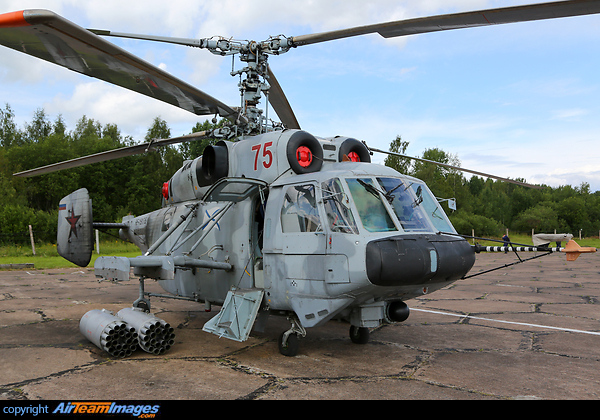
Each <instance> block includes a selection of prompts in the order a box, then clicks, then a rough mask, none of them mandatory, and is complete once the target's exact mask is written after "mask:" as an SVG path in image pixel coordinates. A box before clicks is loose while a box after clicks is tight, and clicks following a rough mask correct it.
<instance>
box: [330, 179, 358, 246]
mask: <svg viewBox="0 0 600 420" xmlns="http://www.w3.org/2000/svg"><path fill="white" fill-rule="evenodd" d="M321 187H322V194H323V205H324V207H325V212H326V214H327V224H328V226H329V229H330V230H331V231H332V232H340V233H354V234H358V228H357V227H356V222H355V221H354V216H353V215H352V211H351V210H350V207H349V204H350V200H349V199H348V195H347V194H346V193H345V192H344V189H343V188H342V183H341V182H340V180H339V179H338V178H332V179H328V180H327V181H325V182H323V183H322V184H321Z"/></svg>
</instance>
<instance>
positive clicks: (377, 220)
mask: <svg viewBox="0 0 600 420" xmlns="http://www.w3.org/2000/svg"><path fill="white" fill-rule="evenodd" d="M346 182H347V183H348V186H349V187H350V193H351V194H352V198H354V204H355V205H356V209H357V210H358V215H359V217H360V220H361V221H362V224H363V226H364V227H365V229H366V230H367V231H369V232H390V231H395V230H397V229H396V226H395V225H394V222H393V221H392V218H391V217H390V215H389V213H388V212H387V210H386V208H385V205H384V203H383V201H382V200H381V196H380V189H379V187H377V186H375V184H374V183H373V180H372V179H371V178H348V179H346Z"/></svg>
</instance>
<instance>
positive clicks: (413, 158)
mask: <svg viewBox="0 0 600 420" xmlns="http://www.w3.org/2000/svg"><path fill="white" fill-rule="evenodd" d="M367 147H368V149H369V150H371V151H372V152H379V153H385V154H388V155H393V156H399V157H403V158H407V159H412V160H418V161H419V162H426V163H432V164H434V165H438V166H443V167H444V168H449V169H456V170H457V171H461V172H468V173H470V174H474V175H479V176H483V177H486V178H492V179H497V180H499V181H504V182H510V183H511V184H516V185H521V186H523V187H527V188H535V189H537V190H541V189H542V188H544V187H542V186H540V185H533V184H528V183H526V182H521V181H515V180H514V179H510V178H502V177H499V176H496V175H490V174H486V173H484V172H478V171H473V170H471V169H465V168H461V167H460V166H453V165H448V164H447V163H441V162H436V161H434V160H428V159H423V158H417V157H412V156H406V155H403V154H400V153H396V152H389V151H386V150H380V149H376V148H374V147H369V146H367Z"/></svg>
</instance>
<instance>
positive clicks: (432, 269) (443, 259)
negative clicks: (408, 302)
mask: <svg viewBox="0 0 600 420" xmlns="http://www.w3.org/2000/svg"><path fill="white" fill-rule="evenodd" d="M366 257H367V260H366V262H367V276H368V278H369V281H370V282H371V283H373V284H375V285H377V286H408V285H413V284H414V285H419V284H424V283H429V282H432V283H439V282H445V281H452V280H458V279H460V278H462V277H463V276H464V275H465V274H467V273H468V272H469V270H470V269H471V267H473V264H475V253H474V252H473V250H472V249H471V246H470V245H469V243H468V242H467V241H465V240H464V239H462V238H456V237H451V236H444V235H435V234H429V235H398V236H391V237H388V238H384V239H377V240H374V241H371V242H369V243H368V244H367V255H366Z"/></svg>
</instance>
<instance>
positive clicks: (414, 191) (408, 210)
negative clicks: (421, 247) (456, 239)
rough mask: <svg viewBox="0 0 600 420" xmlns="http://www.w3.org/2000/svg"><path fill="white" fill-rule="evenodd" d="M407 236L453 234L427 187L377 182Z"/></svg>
mask: <svg viewBox="0 0 600 420" xmlns="http://www.w3.org/2000/svg"><path fill="white" fill-rule="evenodd" d="M377 181H378V182H379V184H380V185H381V187H382V188H383V190H384V191H385V193H384V196H385V198H386V199H387V200H388V202H389V203H390V204H391V205H392V208H393V209H394V212H395V213H396V216H397V217H398V220H399V221H400V224H401V225H402V229H403V230H404V231H406V232H432V231H433V232H439V231H441V232H453V231H454V229H453V228H452V226H451V225H450V222H449V221H448V219H447V218H446V215H445V214H444V211H443V210H442V209H441V207H440V205H439V203H438V201H437V200H436V198H435V197H434V196H432V195H431V193H430V192H429V190H428V189H427V188H426V187H425V185H424V184H422V183H420V182H415V181H413V180H402V179H399V178H377Z"/></svg>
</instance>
